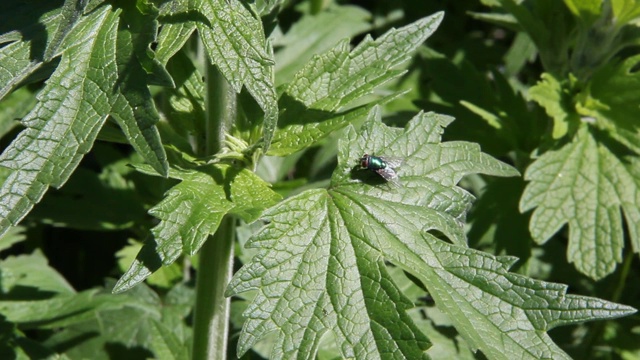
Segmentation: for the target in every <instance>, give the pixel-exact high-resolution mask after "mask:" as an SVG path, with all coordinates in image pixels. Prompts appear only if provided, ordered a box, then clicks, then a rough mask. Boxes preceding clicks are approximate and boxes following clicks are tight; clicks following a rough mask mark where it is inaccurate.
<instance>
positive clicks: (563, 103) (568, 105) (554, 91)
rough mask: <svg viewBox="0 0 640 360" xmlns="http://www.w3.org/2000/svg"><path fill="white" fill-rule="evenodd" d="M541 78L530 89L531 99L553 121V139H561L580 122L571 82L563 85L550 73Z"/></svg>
mask: <svg viewBox="0 0 640 360" xmlns="http://www.w3.org/2000/svg"><path fill="white" fill-rule="evenodd" d="M541 78H542V80H541V81H539V82H538V83H537V84H536V85H534V86H532V87H531V88H530V89H529V97H531V100H533V101H535V102H537V103H538V104H540V106H542V107H543V108H544V109H545V110H546V112H547V115H549V117H551V118H552V119H553V132H552V137H553V138H554V139H560V138H561V137H563V136H565V135H567V132H569V128H570V127H571V126H573V127H575V126H576V125H577V123H578V121H579V118H578V114H577V113H576V110H575V105H574V104H573V101H574V100H573V94H572V91H571V89H570V87H571V85H570V84H568V82H569V81H570V80H567V81H565V82H563V83H561V82H560V81H558V80H557V79H556V78H555V77H554V76H553V75H551V74H548V73H544V74H542V76H541Z"/></svg>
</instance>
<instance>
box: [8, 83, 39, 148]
mask: <svg viewBox="0 0 640 360" xmlns="http://www.w3.org/2000/svg"><path fill="white" fill-rule="evenodd" d="M35 104H36V96H35V94H33V93H32V92H31V91H29V90H28V89H27V88H20V89H18V90H16V91H14V92H12V93H11V94H9V96H7V97H6V98H5V99H4V100H3V102H2V106H1V107H0V137H3V136H5V135H6V134H7V133H9V132H10V131H11V130H13V129H14V128H15V127H16V126H18V125H19V124H20V123H19V122H18V120H20V119H22V118H23V117H24V116H25V115H27V113H28V112H29V110H30V109H31V108H32V107H33V106H34V105H35Z"/></svg>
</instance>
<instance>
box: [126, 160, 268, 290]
mask: <svg viewBox="0 0 640 360" xmlns="http://www.w3.org/2000/svg"><path fill="white" fill-rule="evenodd" d="M148 170H149V169H146V171H147V172H148ZM169 176H170V177H172V178H175V179H180V180H182V181H181V183H180V184H178V185H176V186H175V187H173V188H172V189H171V190H169V191H168V192H167V194H166V197H165V199H164V200H162V201H161V202H160V203H159V204H158V205H156V206H154V207H153V208H152V209H151V210H150V211H149V213H151V214H152V215H154V216H155V217H157V218H159V219H160V220H161V221H160V223H159V224H158V225H157V226H156V227H154V228H153V229H152V234H153V236H151V237H150V238H149V239H147V241H146V242H145V244H144V245H143V247H142V249H141V250H140V252H139V253H138V256H137V258H136V260H135V261H134V263H133V264H132V265H131V267H130V268H129V270H128V271H127V272H126V273H125V274H124V275H123V276H122V278H121V279H120V280H119V281H118V283H117V284H116V287H115V288H114V292H122V291H125V290H127V289H129V288H131V287H133V286H134V285H136V284H137V283H139V282H141V281H143V280H144V279H145V278H146V277H148V276H149V275H151V273H153V272H154V271H155V270H157V269H159V268H160V266H161V265H165V266H166V265H169V264H171V263H173V262H174V261H175V260H176V259H177V258H178V256H180V254H182V253H186V254H189V255H193V254H195V253H196V252H197V251H198V250H199V249H200V247H201V246H202V244H203V243H204V241H205V240H206V239H207V237H208V236H209V235H211V234H213V233H214V232H215V231H216V229H217V228H218V225H219V224H220V221H221V220H222V218H223V217H224V216H225V215H226V214H233V215H237V216H239V217H240V218H242V219H243V220H244V221H247V222H250V221H254V220H255V219H257V218H258V216H259V215H260V214H261V213H262V210H263V209H265V208H267V207H269V206H271V205H273V204H274V203H275V202H277V201H278V200H280V196H279V195H278V194H276V193H275V192H273V191H272V190H271V188H270V187H269V185H268V184H267V183H265V182H264V181H263V180H262V179H260V178H259V177H258V176H256V175H255V174H253V173H252V172H250V171H249V170H247V169H238V168H234V167H232V166H229V165H222V164H221V165H216V166H213V167H211V168H208V169H204V168H203V169H199V170H171V171H170V173H169Z"/></svg>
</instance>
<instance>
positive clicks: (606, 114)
mask: <svg viewBox="0 0 640 360" xmlns="http://www.w3.org/2000/svg"><path fill="white" fill-rule="evenodd" d="M638 63H640V56H632V57H629V58H627V59H625V60H624V61H611V62H609V63H607V64H606V65H605V66H603V67H601V68H599V69H598V70H597V71H596V72H594V74H593V77H592V79H591V81H590V82H589V83H588V86H587V88H586V89H585V90H584V91H583V92H582V93H581V94H580V98H579V99H580V103H579V106H580V108H579V110H580V111H581V113H583V114H584V115H588V116H592V117H594V118H595V119H596V125H598V126H599V127H600V128H603V129H606V130H607V131H608V132H609V133H610V134H611V135H612V136H613V137H614V138H616V140H618V141H620V142H621V143H623V144H625V145H626V146H628V147H629V148H631V149H633V150H634V151H636V152H637V153H639V154H640V146H639V145H638V143H639V142H640V125H639V124H638V120H637V115H638V112H639V111H640V105H639V104H640V73H639V72H638V71H635V70H634V69H635V68H636V67H637V65H638Z"/></svg>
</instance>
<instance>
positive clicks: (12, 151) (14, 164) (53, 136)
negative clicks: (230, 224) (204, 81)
mask: <svg viewBox="0 0 640 360" xmlns="http://www.w3.org/2000/svg"><path fill="white" fill-rule="evenodd" d="M131 11H132V10H131V9H129V10H127V12H131ZM121 12H122V11H121V10H113V9H112V8H111V7H109V6H106V5H105V6H101V7H98V8H96V9H95V10H94V11H92V12H90V13H89V14H88V15H86V16H84V17H82V18H80V19H79V20H78V21H77V23H75V26H73V28H72V29H70V30H68V31H67V30H64V32H65V33H68V34H67V35H66V36H65V37H64V40H63V41H62V44H61V45H60V47H59V48H60V49H61V50H60V54H61V59H60V63H59V64H58V66H57V68H56V69H55V71H54V73H53V74H52V75H51V77H50V78H49V80H48V81H47V83H46V86H45V88H44V89H43V90H42V91H41V92H40V93H39V94H38V97H37V99H38V103H37V104H36V106H35V108H33V109H32V111H31V112H30V113H29V114H28V115H27V116H25V118H24V119H23V120H22V123H23V125H24V126H25V127H26V130H24V131H22V132H21V133H20V134H19V136H18V137H17V138H16V139H15V140H14V141H13V142H12V143H11V144H10V145H9V147H7V149H6V150H5V151H4V152H3V154H2V155H0V166H2V167H4V168H5V169H7V170H8V171H10V172H11V173H10V175H9V176H8V177H7V178H6V180H5V181H4V183H3V185H2V188H0V202H1V204H0V234H2V233H4V231H6V229H7V228H8V227H9V226H10V225H15V224H17V223H18V222H19V221H20V220H21V219H22V218H23V217H24V216H25V215H26V214H27V213H28V212H29V211H30V210H31V208H32V207H33V206H34V204H35V203H37V202H38V201H40V199H41V198H42V196H43V195H44V193H45V191H46V190H47V188H48V187H49V186H54V187H60V186H62V185H63V184H64V183H65V182H66V181H67V179H68V178H69V176H70V174H71V173H72V172H73V171H74V170H75V168H76V167H77V165H78V163H79V162H80V160H81V159H82V157H83V155H84V154H86V153H87V152H88V151H89V150H90V149H91V147H92V146H93V143H94V141H95V139H96V137H97V134H98V131H99V130H100V129H101V128H102V126H103V124H104V122H105V120H106V119H107V117H108V116H109V115H112V116H113V118H114V119H115V120H116V121H117V122H118V123H119V125H120V127H121V128H122V130H123V132H124V133H125V135H126V136H127V139H128V141H129V142H130V143H131V144H132V145H133V147H134V148H135V149H136V150H137V151H138V152H139V153H140V154H141V155H142V156H143V157H144V158H145V160H146V161H147V162H148V163H149V164H151V165H152V166H153V167H154V169H155V170H156V171H157V172H158V173H160V174H163V175H166V172H167V167H168V165H167V160H166V155H165V152H164V149H163V148H162V145H161V142H160V137H159V134H158V131H157V129H156V128H155V123H156V122H157V121H158V114H157V112H156V110H155V106H154V104H153V101H152V98H151V94H150V92H149V89H148V87H147V83H148V75H147V73H146V72H145V71H144V70H143V68H142V65H141V64H142V63H146V62H147V60H143V61H142V62H141V61H139V60H138V55H139V54H138V55H136V51H140V50H138V49H139V48H140V47H142V48H144V49H146V48H147V46H148V43H145V41H147V40H149V38H148V37H145V36H138V35H134V32H135V31H136V30H135V29H133V30H131V29H130V27H127V26H126V24H124V23H122V20H121V16H120V15H121V14H120V13H121ZM127 16H132V17H133V18H139V17H140V16H142V15H141V14H139V13H137V10H135V11H134V14H133V15H131V14H128V15H127ZM72 20H73V19H72ZM145 21H147V22H148V21H151V22H152V20H150V19H149V18H145ZM71 23H73V21H71V22H69V21H67V22H63V23H62V25H61V26H67V27H68V26H70V24H71ZM61 31H62V30H61ZM56 36H58V35H56ZM60 36H62V35H60ZM142 51H145V50H142ZM145 53H146V52H145Z"/></svg>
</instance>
